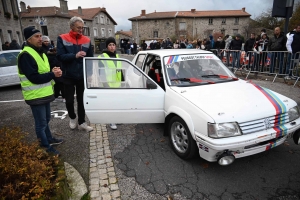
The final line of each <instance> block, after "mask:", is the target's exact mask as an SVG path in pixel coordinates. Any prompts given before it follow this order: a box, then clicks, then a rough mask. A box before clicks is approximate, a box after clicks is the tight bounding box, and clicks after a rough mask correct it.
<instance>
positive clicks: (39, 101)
mask: <svg viewBox="0 0 300 200" xmlns="http://www.w3.org/2000/svg"><path fill="white" fill-rule="evenodd" d="M24 36H25V39H26V45H25V46H24V48H23V50H22V51H21V53H20V54H19V56H18V73H19V78H20V81H21V87H22V94H23V97H24V99H25V102H26V103H27V104H28V105H29V106H30V108H31V110H32V114H33V117H34V121H35V132H36V136H37V138H38V140H39V142H40V145H41V146H42V147H44V148H46V151H47V152H51V153H54V154H56V155H59V152H58V151H57V150H55V149H54V148H53V147H52V146H53V145H57V144H61V143H62V142H63V140H62V139H56V138H54V137H53V136H52V134H51V131H50V128H49V125H48V124H49V121H50V119H51V111H50V102H52V101H53V100H54V99H55V97H54V93H53V85H54V82H53V79H54V77H60V76H61V75H62V71H61V70H60V68H59V67H54V68H53V69H52V71H50V65H49V62H48V58H47V56H46V55H45V54H44V53H43V50H42V48H41V47H42V34H41V32H40V31H39V30H37V29H35V28H34V27H27V28H25V29H24Z"/></svg>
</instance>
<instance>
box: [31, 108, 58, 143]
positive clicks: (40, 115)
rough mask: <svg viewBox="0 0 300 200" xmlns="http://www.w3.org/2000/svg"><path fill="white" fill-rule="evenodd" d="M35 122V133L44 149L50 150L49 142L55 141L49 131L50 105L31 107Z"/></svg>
mask: <svg viewBox="0 0 300 200" xmlns="http://www.w3.org/2000/svg"><path fill="white" fill-rule="evenodd" d="M30 107H31V111H32V114H33V117H34V122H35V133H36V136H37V138H38V140H39V141H40V143H41V146H42V147H46V148H49V147H50V145H49V142H48V141H51V140H52V139H53V137H52V134H51V132H50V129H49V125H48V124H49V121H50V119H51V112H50V103H46V104H42V105H34V106H32V105H31V106H30Z"/></svg>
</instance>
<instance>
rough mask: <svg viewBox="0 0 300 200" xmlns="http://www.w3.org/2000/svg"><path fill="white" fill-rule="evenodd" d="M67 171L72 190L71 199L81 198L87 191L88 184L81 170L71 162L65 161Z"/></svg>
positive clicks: (77, 199)
mask: <svg viewBox="0 0 300 200" xmlns="http://www.w3.org/2000/svg"><path fill="white" fill-rule="evenodd" d="M64 166H65V172H66V176H67V180H68V184H69V188H70V190H71V192H72V196H71V197H70V198H69V199H70V200H80V199H81V197H82V196H83V195H85V194H86V193H87V186H86V185H85V183H84V180H83V178H82V177H81V175H80V174H79V172H78V171H77V170H76V169H75V168H74V167H73V166H72V165H70V164H69V163H67V162H64Z"/></svg>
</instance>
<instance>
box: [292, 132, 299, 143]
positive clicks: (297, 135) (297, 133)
mask: <svg viewBox="0 0 300 200" xmlns="http://www.w3.org/2000/svg"><path fill="white" fill-rule="evenodd" d="M293 140H294V142H295V144H297V145H298V144H300V130H299V129H298V130H297V131H296V132H295V133H294V135H293Z"/></svg>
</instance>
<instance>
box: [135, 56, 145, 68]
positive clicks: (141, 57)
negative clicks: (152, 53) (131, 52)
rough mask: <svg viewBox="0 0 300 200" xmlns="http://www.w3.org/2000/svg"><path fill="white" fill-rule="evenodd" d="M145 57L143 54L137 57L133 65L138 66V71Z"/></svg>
mask: <svg viewBox="0 0 300 200" xmlns="http://www.w3.org/2000/svg"><path fill="white" fill-rule="evenodd" d="M145 57H146V55H145V54H140V55H139V56H138V58H137V59H136V62H135V65H136V66H138V67H139V68H140V69H142V66H143V61H144V59H145Z"/></svg>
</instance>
